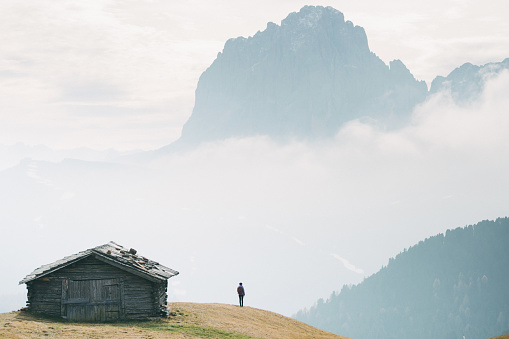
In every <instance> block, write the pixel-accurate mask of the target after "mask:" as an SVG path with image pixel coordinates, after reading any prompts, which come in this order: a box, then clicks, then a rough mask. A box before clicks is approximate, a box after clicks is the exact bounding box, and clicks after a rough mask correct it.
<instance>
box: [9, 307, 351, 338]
mask: <svg viewBox="0 0 509 339" xmlns="http://www.w3.org/2000/svg"><path fill="white" fill-rule="evenodd" d="M170 308H171V310H172V315H171V316H170V317H168V318H167V319H161V320H154V321H139V322H132V321H129V322H117V323H110V324H83V323H70V322H65V321H63V320H59V319H50V318H45V317H39V316H35V315H32V314H29V313H26V312H11V313H4V314H0V338H46V337H54V338H238V339H245V338H336V339H341V338H343V339H345V338H346V337H341V336H338V335H335V334H332V333H329V332H325V331H321V330H318V329H316V328H314V327H311V326H309V325H306V324H304V323H301V322H299V321H297V320H294V319H291V318H287V317H284V316H282V315H280V314H277V313H272V312H268V311H263V310H259V309H256V308H252V307H242V308H241V307H238V306H233V305H224V304H196V303H171V304H170Z"/></svg>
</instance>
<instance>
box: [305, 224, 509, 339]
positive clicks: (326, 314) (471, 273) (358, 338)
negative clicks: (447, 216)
mask: <svg viewBox="0 0 509 339" xmlns="http://www.w3.org/2000/svg"><path fill="white" fill-rule="evenodd" d="M508 244H509V218H507V217H506V218H499V219H497V220H496V221H487V220H486V221H482V222H480V223H478V224H476V225H470V226H467V227H464V228H457V229H455V230H448V231H447V232H446V233H445V235H444V234H438V235H436V236H433V237H431V238H428V239H426V240H424V241H421V242H419V244H417V245H415V246H412V247H410V248H409V249H408V250H406V249H405V250H404V251H403V252H402V253H400V254H398V255H397V256H396V258H391V259H390V260H389V263H388V265H387V266H386V267H382V269H381V270H380V271H378V272H377V273H376V274H373V275H372V276H370V277H368V278H366V279H365V280H364V281H363V282H362V283H360V284H358V285H355V286H344V287H343V288H342V290H341V292H340V293H333V294H332V295H331V296H330V298H329V299H328V300H326V301H324V300H319V301H318V302H317V304H316V305H315V306H313V307H312V308H311V309H309V310H303V311H300V312H299V313H298V314H297V315H296V318H297V319H298V320H301V321H304V322H306V323H309V324H311V325H313V326H316V327H319V328H322V329H325V330H328V331H331V332H334V333H338V334H341V335H345V336H348V337H352V338H355V339H377V338H378V339H390V338H394V339H396V338H397V339H404V338H409V339H410V338H412V339H421V338H422V339H429V338H435V339H456V338H460V339H461V338H465V339H486V338H490V337H494V336H498V335H501V334H505V333H509V245H508Z"/></svg>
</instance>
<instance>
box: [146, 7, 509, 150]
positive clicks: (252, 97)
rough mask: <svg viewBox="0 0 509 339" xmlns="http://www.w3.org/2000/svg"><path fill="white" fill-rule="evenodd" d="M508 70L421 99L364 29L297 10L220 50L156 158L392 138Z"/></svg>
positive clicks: (473, 95)
mask: <svg viewBox="0 0 509 339" xmlns="http://www.w3.org/2000/svg"><path fill="white" fill-rule="evenodd" d="M507 69H509V58H508V59H505V60H504V61H502V62H499V63H489V64H486V65H483V66H475V65H472V64H470V63H466V64H464V65H462V66H461V67H458V68H457V69H455V70H454V71H452V72H451V73H450V74H449V75H448V76H447V77H443V76H437V77H436V78H435V79H434V80H433V82H432V84H431V87H430V90H429V91H428V88H427V85H426V83H425V82H424V81H418V80H416V79H415V78H414V76H413V75H412V74H411V72H410V71H409V70H408V69H407V68H406V66H405V65H404V64H403V63H402V62H401V61H400V60H393V61H391V62H390V63H389V65H386V64H385V63H384V62H383V61H382V60H381V59H380V58H378V57H377V56H376V55H375V54H374V53H373V52H371V51H370V49H369V45H368V39H367V36H366V33H365V31H364V29H363V28H362V27H360V26H355V25H354V24H353V23H352V22H350V21H345V18H344V15H343V14H342V13H341V12H339V11H338V10H336V9H334V8H332V7H321V6H305V7H303V8H302V9H301V10H300V11H299V12H294V13H291V14H289V15H288V16H287V17H286V18H285V19H284V20H282V21H281V25H277V24H275V23H271V22H269V23H268V24H267V28H266V29H265V30H264V31H261V32H260V31H259V32H257V33H256V34H255V35H254V36H251V37H248V38H244V37H239V38H235V39H230V40H228V41H227V42H226V44H225V46H224V49H223V51H222V52H221V53H219V54H218V55H217V58H216V59H215V60H214V62H213V63H212V64H211V65H210V67H209V68H208V69H207V70H206V71H205V72H204V73H203V74H202V75H201V77H200V79H199V82H198V85H197V88H196V94H195V106H194V109H193V112H192V114H191V116H190V118H189V119H188V121H187V122H186V123H185V124H184V126H183V129H182V135H181V137H180V139H178V140H177V141H176V142H174V143H173V144H170V145H168V146H165V147H163V148H162V149H160V150H158V151H156V154H164V153H165V152H166V151H169V150H175V149H180V150H185V149H188V148H193V147H195V146H196V145H199V144H201V143H203V142H208V141H215V140H223V139H228V138H232V137H251V136H257V135H265V136H269V137H271V138H273V139H278V140H283V141H284V140H291V139H295V138H297V139H315V138H328V137H331V136H334V135H335V134H336V133H337V131H338V130H339V129H340V127H341V126H342V125H343V124H344V123H346V122H348V121H351V120H354V119H360V120H362V121H368V122H370V123H373V124H377V125H378V126H380V127H381V128H383V129H394V128H400V127H404V126H406V125H407V123H408V122H409V121H410V118H411V115H412V112H413V109H414V108H415V107H416V106H417V105H418V104H420V103H422V102H424V101H425V100H427V99H428V98H429V97H430V96H432V95H434V94H436V93H438V92H442V91H448V92H449V93H450V95H451V97H452V98H453V100H454V101H455V102H456V103H457V104H459V105H464V104H468V103H470V102H473V101H475V100H476V99H478V98H479V95H480V94H481V93H482V90H483V89H484V83H485V82H486V80H488V79H490V78H491V77H492V76H493V75H496V74H499V73H500V72H502V71H504V70H507Z"/></svg>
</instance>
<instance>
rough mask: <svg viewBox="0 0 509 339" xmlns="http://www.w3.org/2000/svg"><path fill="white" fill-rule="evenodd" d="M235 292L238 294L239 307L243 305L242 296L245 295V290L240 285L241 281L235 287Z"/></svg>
mask: <svg viewBox="0 0 509 339" xmlns="http://www.w3.org/2000/svg"><path fill="white" fill-rule="evenodd" d="M237 293H238V294H239V304H240V307H244V296H245V295H246V292H244V286H242V283H239V287H237Z"/></svg>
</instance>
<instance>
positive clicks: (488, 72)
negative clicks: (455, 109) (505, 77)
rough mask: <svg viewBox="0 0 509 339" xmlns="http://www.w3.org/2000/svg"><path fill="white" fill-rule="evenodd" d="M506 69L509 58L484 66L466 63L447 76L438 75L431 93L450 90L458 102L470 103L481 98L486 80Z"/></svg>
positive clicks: (508, 65) (508, 68) (432, 85)
mask: <svg viewBox="0 0 509 339" xmlns="http://www.w3.org/2000/svg"><path fill="white" fill-rule="evenodd" d="M504 70H509V58H507V59H505V60H504V61H502V62H492V63H488V64H486V65H482V66H476V65H472V64H471V63H466V64H463V65H462V66H460V67H458V68H456V69H455V70H454V71H452V72H451V73H450V74H449V75H448V76H447V77H443V76H438V77H436V78H435V79H434V80H433V82H432V83H431V87H430V94H435V93H438V92H442V91H449V92H450V94H451V97H452V98H453V100H454V101H455V102H456V103H457V104H460V105H462V104H469V103H471V102H473V101H475V100H476V99H478V98H479V96H480V95H481V93H482V90H483V89H484V84H485V83H486V80H488V79H490V78H491V77H493V76H496V75H498V74H500V73H501V72H502V71H504Z"/></svg>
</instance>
